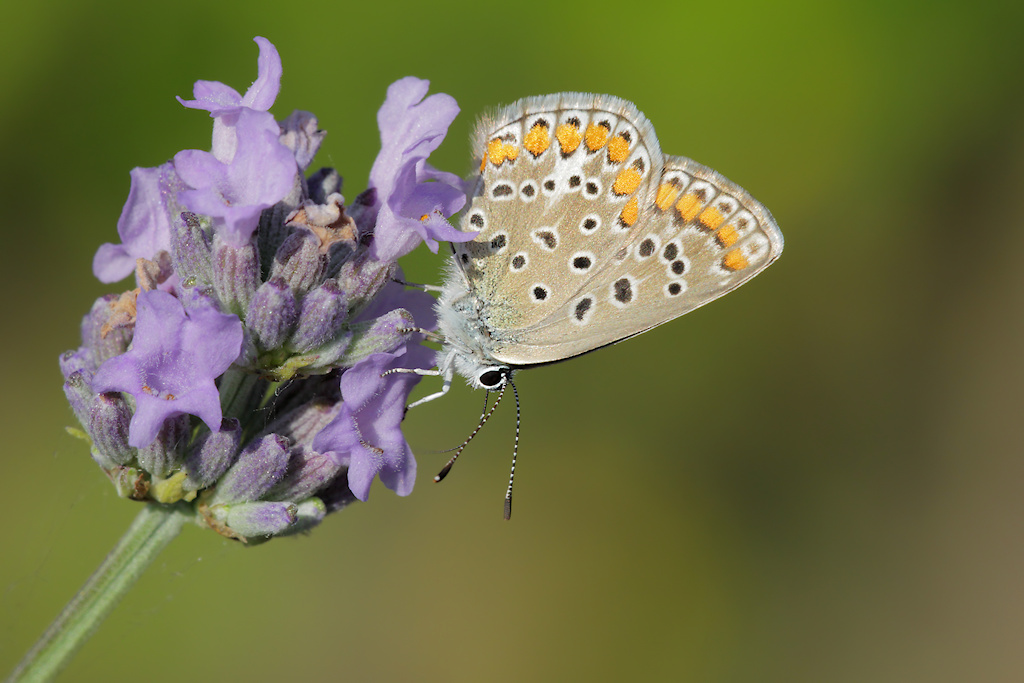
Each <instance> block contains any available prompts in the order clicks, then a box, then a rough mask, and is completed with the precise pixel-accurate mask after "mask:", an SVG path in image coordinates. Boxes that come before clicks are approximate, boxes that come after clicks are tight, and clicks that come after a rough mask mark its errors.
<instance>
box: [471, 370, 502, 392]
mask: <svg viewBox="0 0 1024 683" xmlns="http://www.w3.org/2000/svg"><path fill="white" fill-rule="evenodd" d="M476 381H478V382H480V384H481V385H482V386H484V387H486V388H488V389H493V388H494V387H497V386H501V385H502V384H504V383H505V373H504V372H502V371H501V370H488V371H487V372H484V373H481V374H480V376H479V377H477V378H476Z"/></svg>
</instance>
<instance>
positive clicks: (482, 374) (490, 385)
mask: <svg viewBox="0 0 1024 683" xmlns="http://www.w3.org/2000/svg"><path fill="white" fill-rule="evenodd" d="M511 376H512V368H510V367H508V366H507V365H498V366H486V365H485V366H481V367H479V368H477V370H476V373H475V374H474V375H472V376H471V377H470V383H471V384H472V385H473V388H474V389H487V390H488V391H498V390H501V389H503V388H504V387H505V385H506V384H507V383H508V380H509V377H511Z"/></svg>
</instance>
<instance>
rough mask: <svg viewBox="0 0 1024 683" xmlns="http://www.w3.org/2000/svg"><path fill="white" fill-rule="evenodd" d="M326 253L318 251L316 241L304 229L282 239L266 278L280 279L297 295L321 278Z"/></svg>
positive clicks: (314, 285)
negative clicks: (268, 276) (282, 241)
mask: <svg viewBox="0 0 1024 683" xmlns="http://www.w3.org/2000/svg"><path fill="white" fill-rule="evenodd" d="M326 269H327V256H326V255H325V254H322V253H320V240H319V238H317V236H316V235H314V234H313V233H312V232H310V231H309V230H307V229H305V228H299V229H297V230H295V231H294V232H292V234H290V235H288V237H287V238H285V240H284V243H283V244H282V245H281V246H280V248H279V249H278V250H277V253H276V254H275V255H274V262H273V263H272V264H271V266H270V277H271V279H273V278H281V279H283V280H284V281H285V282H287V283H288V286H289V287H291V289H292V291H293V292H296V293H297V294H299V295H300V296H301V295H302V294H305V293H306V292H308V291H309V290H311V289H312V288H313V287H316V286H317V285H318V284H320V283H321V282H322V281H323V277H324V271H325V270H326Z"/></svg>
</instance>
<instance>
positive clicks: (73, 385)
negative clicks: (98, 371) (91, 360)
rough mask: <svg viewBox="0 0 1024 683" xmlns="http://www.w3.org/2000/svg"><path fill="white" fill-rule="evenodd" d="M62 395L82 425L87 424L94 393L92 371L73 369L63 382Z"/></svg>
mask: <svg viewBox="0 0 1024 683" xmlns="http://www.w3.org/2000/svg"><path fill="white" fill-rule="evenodd" d="M64 395H65V396H66V397H67V399H68V403H69V404H70V405H71V410H73V411H74V413H75V417H77V418H78V421H79V423H81V424H82V425H83V426H85V425H88V424H89V415H90V409H91V408H92V400H93V398H94V397H95V395H96V394H95V393H94V392H93V390H92V373H91V372H88V371H87V370H75V371H74V372H72V373H71V374H70V375H68V379H67V381H66V382H64Z"/></svg>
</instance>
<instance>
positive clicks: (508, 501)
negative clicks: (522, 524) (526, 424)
mask: <svg viewBox="0 0 1024 683" xmlns="http://www.w3.org/2000/svg"><path fill="white" fill-rule="evenodd" d="M508 383H509V384H511V385H512V396H513V398H515V399H516V441H515V445H513V446H512V469H511V470H510V471H509V473H508V490H507V491H505V519H506V520H509V519H512V480H513V479H514V478H515V476H516V455H517V454H518V453H519V418H520V413H519V390H518V389H516V385H515V383H513V382H512V380H511V379H510V380H509V381H508ZM502 391H504V388H502Z"/></svg>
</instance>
